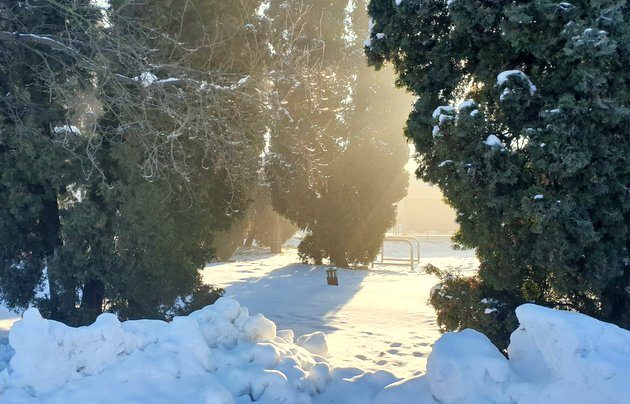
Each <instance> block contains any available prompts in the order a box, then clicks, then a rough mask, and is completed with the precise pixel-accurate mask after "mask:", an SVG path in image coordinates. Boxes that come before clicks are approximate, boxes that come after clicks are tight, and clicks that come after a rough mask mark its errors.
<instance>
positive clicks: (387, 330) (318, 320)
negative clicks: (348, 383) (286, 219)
mask: <svg viewBox="0 0 630 404" xmlns="http://www.w3.org/2000/svg"><path fill="white" fill-rule="evenodd" d="M420 249H421V253H420V257H421V259H420V265H419V266H418V267H417V268H416V270H414V271H411V270H410V268H409V266H404V265H401V266H393V265H385V266H380V265H375V267H374V268H372V269H367V270H351V269H337V275H338V278H339V286H328V285H327V283H326V271H325V269H326V268H327V267H325V266H315V265H305V264H298V263H296V262H297V261H298V257H297V253H296V250H295V249H290V248H289V249H285V252H284V253H283V254H280V255H271V254H267V253H265V252H264V251H259V252H256V251H253V252H250V253H249V254H241V255H237V256H236V257H234V262H228V263H217V264H213V265H210V266H208V267H207V268H206V269H205V270H204V272H203V275H204V280H205V281H206V282H207V283H214V284H217V285H219V286H221V287H224V288H225V289H226V296H227V297H231V298H234V299H237V300H238V301H239V302H240V303H241V304H243V305H244V306H246V307H248V308H249V309H250V310H251V311H252V312H256V313H258V312H260V313H264V314H265V316H267V317H268V318H269V319H271V320H272V321H274V322H275V323H276V324H277V325H278V327H280V328H289V329H292V330H293V331H294V332H295V334H296V335H302V334H306V333H311V332H314V331H323V332H324V333H326V335H327V339H328V348H329V352H330V361H331V364H333V365H335V366H354V367H358V368H361V369H365V370H368V371H376V370H386V371H389V372H391V373H393V374H394V375H395V376H397V377H411V376H414V375H418V374H420V373H422V372H424V370H425V367H426V359H427V356H428V354H429V353H430V352H431V345H433V343H434V342H435V341H436V340H437V339H438V338H439V336H440V332H439V329H438V326H437V324H436V322H435V311H434V310H433V309H432V307H431V306H430V305H429V304H428V299H429V291H430V289H431V287H433V286H434V285H435V284H436V283H437V280H436V278H435V277H434V276H432V275H427V274H425V273H424V271H423V270H422V267H423V266H424V265H426V264H427V263H431V264H433V265H435V266H437V267H439V268H451V269H456V268H461V269H462V270H463V271H472V270H474V269H475V268H476V267H477V265H478V263H477V260H476V258H475V256H474V253H473V252H472V251H455V250H453V249H452V248H451V245H450V242H449V239H448V238H444V237H442V238H437V237H434V238H429V239H427V238H426V237H425V238H424V239H423V240H421V243H420ZM414 254H417V253H414ZM408 255H409V247H408V246H406V245H405V244H404V243H387V244H386V245H385V256H386V257H399V258H402V257H405V256H408Z"/></svg>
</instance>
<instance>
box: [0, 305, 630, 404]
mask: <svg viewBox="0 0 630 404" xmlns="http://www.w3.org/2000/svg"><path fill="white" fill-rule="evenodd" d="M486 301H487V302H488V303H490V302H491V299H486ZM516 316H517V318H518V321H519V323H520V325H519V327H518V329H517V330H515V331H514V332H513V333H512V336H511V338H510V345H509V347H508V350H507V352H508V356H509V359H507V358H506V357H504V356H503V354H501V352H500V351H499V350H498V349H497V348H496V347H495V346H494V345H492V343H491V342H490V340H489V339H488V338H487V337H486V336H485V335H483V334H481V333H479V332H477V331H474V330H471V329H465V330H462V331H460V332H450V333H446V334H444V335H442V336H441V337H440V338H439V339H438V340H437V342H436V343H435V345H434V346H433V349H432V351H431V353H430V356H429V359H428V363H427V370H426V373H425V374H422V375H421V376H418V377H411V378H408V379H400V378H397V377H395V376H394V375H393V374H391V373H389V372H386V371H376V372H366V371H364V370H361V369H358V368H354V367H347V366H346V367H341V366H337V367H336V366H333V365H332V364H331V363H330V362H329V361H328V360H327V359H326V358H324V357H323V356H322V355H323V354H325V353H326V352H325V351H326V349H325V347H326V346H327V345H326V336H325V335H324V334H323V333H321V332H315V333H311V334H309V335H304V336H302V337H300V338H298V339H297V344H293V343H292V342H291V340H292V339H293V335H292V333H291V332H289V331H283V332H279V333H276V331H275V330H276V325H275V324H274V323H273V322H271V321H270V320H268V319H266V317H264V316H263V315H262V314H257V315H255V316H250V315H249V311H248V310H247V309H246V308H245V307H243V306H241V305H240V304H239V303H238V302H237V301H236V300H233V299H230V298H225V297H224V298H221V299H219V300H218V301H217V302H216V304H215V305H212V306H208V307H205V308H203V309H201V310H199V311H196V312H194V313H192V314H191V315H189V316H186V317H176V318H175V319H174V321H173V322H171V323H166V322H163V321H157V320H135V321H126V322H120V321H118V319H117V318H116V317H115V316H113V315H111V314H103V315H101V316H99V317H98V319H97V320H96V322H95V323H94V324H92V325H90V326H87V327H79V328H72V327H68V326H66V325H64V324H61V323H58V322H56V321H51V320H46V319H43V318H42V317H41V315H40V314H39V312H38V311H37V310H36V309H29V310H27V311H26V312H25V313H24V317H23V319H22V320H20V321H18V322H17V323H15V325H14V326H13V328H12V329H11V332H10V343H11V347H12V349H14V350H15V353H14V354H13V356H12V358H11V360H10V364H9V368H7V369H4V370H3V371H2V372H0V401H2V402H7V403H18V402H19V403H61V402H169V403H213V404H215V403H217V404H220V403H230V404H231V403H247V402H252V401H256V402H261V403H280V402H284V403H298V404H299V403H304V404H306V403H342V402H343V403H350V404H352V403H376V404H385V403H387V404H395V403H412V402H422V403H445V404H448V403H464V402H465V403H486V402H494V403H503V402H514V403H538V402H540V403H543V402H544V403H551V402H553V403H590V402H606V403H624V402H627V401H626V399H627V397H628V396H629V395H630V332H629V331H627V330H624V329H621V328H619V327H617V326H615V325H612V324H607V323H604V322H601V321H598V320H595V319H593V318H590V317H588V316H585V315H583V314H578V313H570V312H564V311H558V310H552V309H549V308H544V307H540V306H536V305H533V304H525V305H522V306H520V307H518V308H517V310H516ZM407 332H408V333H409V332H410V330H409V329H408V330H407ZM305 348H309V349H310V351H309V350H307V349H305ZM312 351H317V352H318V354H314V353H313V352H312ZM320 354H321V355H320Z"/></svg>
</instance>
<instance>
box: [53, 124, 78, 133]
mask: <svg viewBox="0 0 630 404" xmlns="http://www.w3.org/2000/svg"><path fill="white" fill-rule="evenodd" d="M53 132H55V134H56V135H64V134H74V135H81V130H80V129H79V128H77V127H76V126H74V125H63V126H55V127H54V128H53Z"/></svg>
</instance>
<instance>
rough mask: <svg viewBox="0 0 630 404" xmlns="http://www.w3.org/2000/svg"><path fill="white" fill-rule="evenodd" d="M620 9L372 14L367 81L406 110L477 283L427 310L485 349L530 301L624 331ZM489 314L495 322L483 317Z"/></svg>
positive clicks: (398, 6) (469, 6) (383, 0)
mask: <svg viewBox="0 0 630 404" xmlns="http://www.w3.org/2000/svg"><path fill="white" fill-rule="evenodd" d="M628 11H629V10H628V6H627V4H626V2H625V1H615V0H598V1H590V2H587V1H572V2H570V3H567V2H563V3H558V2H552V1H545V0H537V1H511V2H491V1H482V2H478V1H469V0H454V1H442V0H435V1H433V0H430V1H419V0H402V1H396V2H394V1H391V0H372V1H371V2H370V6H369V12H370V15H371V17H372V18H373V29H372V33H371V43H370V44H369V45H370V46H368V47H367V48H366V52H367V55H368V57H369V60H370V61H371V63H372V64H373V65H375V66H376V67H380V66H382V65H383V64H384V63H386V62H391V63H392V64H393V65H394V68H395V69H396V72H397V75H398V79H397V83H398V84H399V85H401V86H405V87H407V88H408V89H410V90H411V91H413V92H414V93H415V94H416V95H417V96H418V100H417V102H416V104H415V108H414V110H413V112H412V113H411V115H410V117H409V121H408V125H407V129H406V135H407V136H408V137H410V138H411V139H413V141H414V143H415V146H416V150H417V151H418V153H419V156H420V167H419V169H418V174H419V176H420V178H422V179H423V180H425V181H428V182H430V183H433V184H437V185H438V186H439V187H440V188H441V190H442V191H443V193H444V195H445V197H446V200H447V201H448V203H449V204H450V205H451V206H453V207H454V208H455V210H456V211H457V213H458V216H457V220H458V222H459V225H460V230H459V232H458V233H457V235H456V237H455V241H457V242H458V243H459V244H461V245H463V246H465V247H474V248H476V249H477V254H478V256H479V259H480V263H481V265H480V268H479V273H478V275H476V276H474V277H472V278H469V279H466V278H460V277H450V278H447V280H446V281H445V282H444V283H443V285H442V288H441V289H436V292H435V293H434V294H433V296H432V303H433V305H434V306H435V307H436V309H437V312H438V321H439V322H440V323H441V324H442V326H443V327H444V328H445V329H447V330H453V329H460V328H464V327H473V328H477V329H480V330H481V331H483V332H485V333H487V334H488V335H490V336H491V338H492V339H493V340H494V341H495V342H496V343H497V344H498V345H500V346H505V345H506V343H507V337H508V335H509V334H508V333H509V332H510V331H511V330H512V329H513V328H514V320H515V319H514V315H513V310H514V308H515V306H516V305H518V304H521V303H523V302H527V301H531V302H536V303H539V304H544V305H549V306H553V307H559V308H565V309H571V310H577V311H581V312H584V313H586V314H589V315H592V316H595V317H598V318H601V319H604V320H606V321H611V322H614V323H616V324H619V325H621V326H624V327H629V326H630V294H628V290H630V268H629V267H628V266H629V265H630V260H629V259H628V247H629V245H628V243H629V240H630V239H629V237H628V224H629V216H630V203H629V200H628V197H629V194H628V184H629V182H630V165H628V160H627V156H628V155H630V146H629V143H628V139H629V138H630V136H629V131H628V130H629V129H628V123H629V119H630V115H629V111H628V98H629V94H630V93H629V92H628V87H627V83H628V79H629V72H628V69H627V66H628V63H630V53H629V52H628V47H629V46H630V37H629V32H630V28H629V27H630V25H629V24H628V19H627V16H628ZM495 309H496V310H495Z"/></svg>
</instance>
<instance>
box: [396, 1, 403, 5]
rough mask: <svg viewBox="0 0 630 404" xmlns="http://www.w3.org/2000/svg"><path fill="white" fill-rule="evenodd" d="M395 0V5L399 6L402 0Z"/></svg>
mask: <svg viewBox="0 0 630 404" xmlns="http://www.w3.org/2000/svg"><path fill="white" fill-rule="evenodd" d="M395 2H396V5H397V6H400V5H401V4H402V2H403V0H395Z"/></svg>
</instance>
